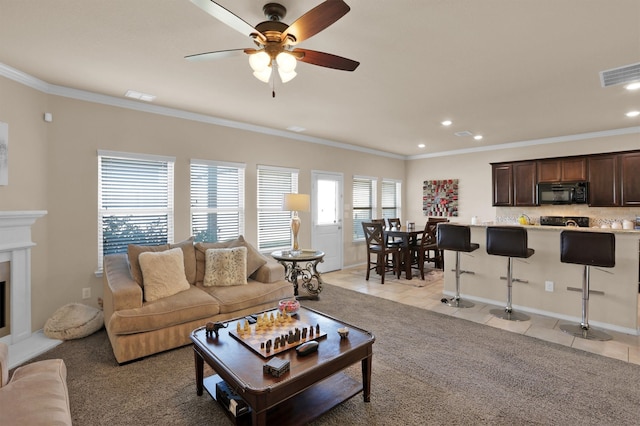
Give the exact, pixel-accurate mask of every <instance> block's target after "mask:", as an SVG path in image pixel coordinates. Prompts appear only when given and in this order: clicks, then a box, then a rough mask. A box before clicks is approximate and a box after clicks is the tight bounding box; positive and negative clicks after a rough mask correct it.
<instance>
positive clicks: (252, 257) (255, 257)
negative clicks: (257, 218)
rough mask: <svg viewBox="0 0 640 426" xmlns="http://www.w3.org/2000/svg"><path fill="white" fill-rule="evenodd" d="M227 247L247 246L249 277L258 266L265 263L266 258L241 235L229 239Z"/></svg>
mask: <svg viewBox="0 0 640 426" xmlns="http://www.w3.org/2000/svg"><path fill="white" fill-rule="evenodd" d="M229 247H246V248H247V277H250V276H251V274H253V273H254V272H255V271H257V270H258V268H260V267H261V266H262V265H264V264H266V263H267V259H266V258H265V257H264V256H263V255H262V254H261V253H260V252H259V251H258V250H256V248H255V247H253V246H252V245H251V244H250V243H248V242H247V241H245V239H244V237H243V236H242V235H240V236H239V237H238V238H237V239H235V240H233V241H231V244H229Z"/></svg>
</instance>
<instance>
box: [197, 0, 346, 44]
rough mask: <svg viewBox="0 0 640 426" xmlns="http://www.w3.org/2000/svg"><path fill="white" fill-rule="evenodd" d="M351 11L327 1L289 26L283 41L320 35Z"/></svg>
mask: <svg viewBox="0 0 640 426" xmlns="http://www.w3.org/2000/svg"><path fill="white" fill-rule="evenodd" d="M191 1H193V0H191ZM350 10H351V8H350V7H349V5H347V4H346V3H345V2H344V1H342V0H326V1H324V2H323V3H320V4H319V5H318V6H316V7H314V8H313V9H311V10H310V11H308V12H307V13H305V14H304V15H302V16H301V17H300V18H298V19H297V20H296V21H295V22H294V23H293V24H291V25H289V28H287V29H286V30H285V31H284V33H282V40H286V38H287V35H289V34H290V35H292V36H294V37H295V39H296V40H295V42H293V43H288V44H296V43H300V42H301V41H302V40H306V39H308V38H309V37H312V36H314V35H316V34H318V33H319V32H320V31H322V30H324V29H325V28H327V27H328V26H329V25H331V24H333V23H334V22H336V21H337V20H338V19H340V18H342V17H343V16H344V15H346V14H347V12H349V11H350Z"/></svg>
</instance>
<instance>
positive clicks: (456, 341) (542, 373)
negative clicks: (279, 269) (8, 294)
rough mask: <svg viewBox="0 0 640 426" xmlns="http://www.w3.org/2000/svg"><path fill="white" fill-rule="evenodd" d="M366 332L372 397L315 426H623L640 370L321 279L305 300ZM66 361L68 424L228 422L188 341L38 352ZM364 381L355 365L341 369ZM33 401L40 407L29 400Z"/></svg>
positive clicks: (632, 410)
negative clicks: (122, 353)
mask: <svg viewBox="0 0 640 426" xmlns="http://www.w3.org/2000/svg"><path fill="white" fill-rule="evenodd" d="M303 303H304V304H306V305H308V306H310V307H313V308H317V309H319V310H321V311H324V312H326V313H327V314H330V315H332V316H336V317H340V318H344V320H345V321H347V322H349V323H352V324H355V325H359V326H361V327H362V328H365V329H368V330H371V331H372V332H373V333H374V334H375V335H376V342H375V344H374V346H373V348H374V356H373V381H372V397H371V402H370V403H364V402H363V401H362V398H361V396H360V395H357V396H356V397H354V398H352V399H351V400H349V401H347V402H345V403H343V404H342V405H340V406H338V407H337V408H335V409H334V410H332V411H331V412H329V413H327V414H325V415H323V416H322V417H320V418H319V419H317V420H316V422H315V423H314V425H331V426H333V425H335V426H338V425H340V426H344V425H366V426H372V425H392V424H393V425H425V424H427V425H443V424H447V425H477V424H486V425H513V424H523V425H533V424H535V425H613V424H616V425H630V424H638V422H639V421H640V414H639V411H638V401H640V386H638V383H640V366H638V365H634V364H629V363H624V362H621V361H617V360H615V359H610V358H605V357H601V356H599V355H595V354H591V353H586V352H582V351H579V350H576V349H572V348H569V347H565V346H560V345H556V344H553V343H548V342H544V341H541V340H537V339H534V338H530V337H528V336H523V335H520V334H515V333H509V332H507V331H503V330H499V329H495V328H492V327H487V326H483V325H480V324H476V323H473V322H469V321H465V320H462V319H459V318H454V317H449V316H444V315H440V314H437V313H434V312H431V311H426V310H422V309H418V308H414V307H410V306H406V305H401V304H398V303H395V302H391V301H388V300H384V299H379V298H376V297H373V296H368V295H363V294H360V293H356V292H353V291H350V290H346V289H342V288H339V287H335V286H331V285H326V286H325V288H324V291H323V292H322V294H321V298H320V300H319V301H304V302H303ZM55 357H61V358H63V359H64V360H65V362H66V364H67V368H68V384H69V393H70V399H71V412H72V416H73V420H74V424H75V425H76V426H84V425H87V426H97V425H119V426H121V425H153V426H159V425H229V424H231V423H230V422H229V421H228V419H227V418H226V417H225V416H224V415H223V413H222V411H221V408H220V407H218V405H217V404H216V403H215V402H213V401H212V400H211V399H210V397H209V396H208V395H206V394H205V395H204V396H202V397H198V396H196V392H195V384H194V361H193V351H192V350H191V348H190V347H184V348H180V349H177V350H173V351H168V352H165V353H162V354H158V355H155V356H151V357H148V358H145V359H142V360H140V361H137V362H133V363H130V364H127V365H123V366H118V365H117V364H116V362H115V359H114V358H113V354H112V352H111V348H110V346H109V342H108V339H107V336H106V334H105V332H104V331H100V332H98V333H96V334H93V335H91V336H88V337H86V338H84V339H78V340H71V341H66V342H64V343H62V344H61V345H60V346H58V347H56V348H55V349H53V350H51V351H50V352H48V353H46V354H45V355H43V356H41V357H40V358H55ZM348 373H349V374H352V375H353V377H354V378H359V377H360V371H359V368H351V369H350V370H349V371H348ZM34 407H37V403H34Z"/></svg>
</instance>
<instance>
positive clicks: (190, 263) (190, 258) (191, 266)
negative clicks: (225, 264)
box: [127, 237, 196, 287]
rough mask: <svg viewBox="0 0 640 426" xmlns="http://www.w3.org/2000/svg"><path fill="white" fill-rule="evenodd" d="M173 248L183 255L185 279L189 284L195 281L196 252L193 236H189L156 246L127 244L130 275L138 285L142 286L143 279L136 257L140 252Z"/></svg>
mask: <svg viewBox="0 0 640 426" xmlns="http://www.w3.org/2000/svg"><path fill="white" fill-rule="evenodd" d="M173 248H180V249H182V255H183V257H184V268H185V274H186V277H187V281H189V283H191V284H195V282H196V269H195V268H196V267H195V262H196V253H195V249H194V248H193V237H190V238H189V239H187V240H184V241H181V242H179V243H175V244H162V245H158V246H139V245H135V244H129V246H128V250H127V252H128V257H129V267H130V269H131V276H132V277H133V279H134V280H136V282H137V283H138V285H139V286H140V287H144V280H143V276H142V270H141V269H140V262H139V261H138V257H139V256H140V254H141V253H146V252H160V251H165V250H169V249H173Z"/></svg>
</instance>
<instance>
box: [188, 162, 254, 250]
mask: <svg viewBox="0 0 640 426" xmlns="http://www.w3.org/2000/svg"><path fill="white" fill-rule="evenodd" d="M190 174H191V232H192V235H193V236H194V237H195V240H196V241H209V242H216V241H227V240H230V239H233V238H237V237H238V236H240V235H242V234H244V175H245V165H244V164H239V163H238V164H236V163H218V162H208V161H204V160H192V161H191V173H190Z"/></svg>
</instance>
